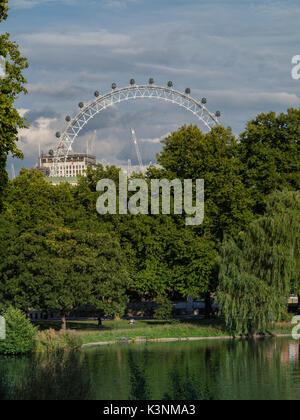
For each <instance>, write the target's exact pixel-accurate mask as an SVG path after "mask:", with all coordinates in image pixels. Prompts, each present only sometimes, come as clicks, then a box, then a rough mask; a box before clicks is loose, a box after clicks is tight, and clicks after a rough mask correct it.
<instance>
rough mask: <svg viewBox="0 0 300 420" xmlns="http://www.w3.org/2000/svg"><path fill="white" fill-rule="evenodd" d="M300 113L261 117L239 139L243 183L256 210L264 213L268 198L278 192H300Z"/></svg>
mask: <svg viewBox="0 0 300 420" xmlns="http://www.w3.org/2000/svg"><path fill="white" fill-rule="evenodd" d="M299 138H300V110H299V109H289V110H288V112H287V113H286V114H284V113H282V114H279V115H276V113H275V112H270V113H268V114H260V115H258V117H257V118H256V119H254V120H253V121H250V122H249V123H248V124H247V128H246V130H245V132H244V133H242V134H241V136H240V141H241V143H240V146H239V153H240V159H241V161H242V162H243V163H244V165H245V168H246V170H245V171H244V176H243V178H244V182H245V185H246V186H247V188H248V189H249V191H250V192H251V196H252V198H253V199H254V204H255V205H254V210H255V211H256V212H259V213H263V211H264V210H265V204H264V199H265V197H266V195H268V194H270V193H272V192H273V191H275V190H280V191H282V190H284V189H287V190H290V191H295V190H299V189H300V141H299Z"/></svg>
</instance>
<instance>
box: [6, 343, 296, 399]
mask: <svg viewBox="0 0 300 420" xmlns="http://www.w3.org/2000/svg"><path fill="white" fill-rule="evenodd" d="M0 399H51V400H53V399H70V400H74V399H81V400H82V399H96V400H103V399H104V400H120V399H124V400H140V399H149V400H151V399H154V400H164V399H166V400H177V399H178V400H185V399H188V400H220V399H221V400H225V399H236V400H238V399H251V400H254V399H255V400H257V399H268V400H275V399H276V400H278V399H284V400H289V399H293V400H294V399H296V400H300V342H297V341H294V340H289V339H266V340H260V341H257V342H248V341H220V342H211V341H209V342H193V343H188V342H187V343H170V344H167V343H166V344H147V345H124V346H122V345H120V346H112V347H105V348H102V347H99V348H91V349H88V350H84V351H81V352H79V353H76V354H69V353H66V354H63V355H59V356H53V355H52V356H48V357H45V356H43V357H41V356H39V357H38V356H35V357H24V358H13V359H12V358H0Z"/></svg>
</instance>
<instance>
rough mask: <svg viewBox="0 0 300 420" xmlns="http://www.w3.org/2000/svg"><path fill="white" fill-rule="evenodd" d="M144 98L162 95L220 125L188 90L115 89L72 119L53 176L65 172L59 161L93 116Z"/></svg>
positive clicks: (206, 121) (204, 120) (60, 141)
mask: <svg viewBox="0 0 300 420" xmlns="http://www.w3.org/2000/svg"><path fill="white" fill-rule="evenodd" d="M143 98H148V99H159V100H163V101H166V102H171V103H173V104H176V105H179V106H180V107H183V108H185V109H186V110H188V111H190V112H191V113H192V114H194V115H195V116H196V117H197V118H198V119H199V120H200V121H201V122H202V124H204V125H205V127H206V128H207V129H208V130H211V129H212V128H213V127H215V126H217V125H219V121H218V119H217V118H216V116H215V115H214V114H212V113H211V112H209V111H208V109H207V108H206V107H205V106H204V104H202V103H200V102H198V101H197V100H195V99H193V98H192V97H191V96H189V95H188V94H184V93H181V92H178V91H176V90H174V89H172V88H168V87H160V86H156V85H142V86H139V85H133V86H128V87H125V88H122V89H115V90H113V91H112V92H110V93H108V94H106V95H103V96H99V97H97V98H96V99H95V100H93V101H92V102H90V103H89V104H87V105H85V106H84V107H83V108H82V110H81V111H80V112H79V113H78V114H77V115H76V117H74V118H72V119H71V120H70V121H69V123H68V126H67V128H66V130H65V131H64V133H62V134H61V136H60V138H59V139H58V144H57V147H56V149H55V150H54V158H53V166H52V170H51V173H50V176H51V177H59V176H64V175H65V174H64V173H63V174H60V175H59V171H58V166H59V163H60V162H62V161H66V159H67V157H68V155H69V153H70V151H71V149H72V145H73V143H74V141H75V140H76V138H77V137H78V135H79V133H80V131H81V130H82V129H83V128H84V127H85V126H86V125H87V124H88V122H89V121H90V120H91V119H92V118H94V117H95V116H96V115H97V114H99V113H100V112H101V111H103V110H105V109H107V108H109V107H111V106H113V105H115V104H118V103H121V102H124V101H129V100H135V99H143Z"/></svg>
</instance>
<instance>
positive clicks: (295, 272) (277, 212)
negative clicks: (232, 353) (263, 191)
mask: <svg viewBox="0 0 300 420" xmlns="http://www.w3.org/2000/svg"><path fill="white" fill-rule="evenodd" d="M299 245H300V193H299V192H277V193H274V194H272V195H271V196H270V197H268V199H267V200H266V214H265V215H264V216H262V217H260V218H259V219H257V220H256V221H254V222H252V223H251V224H250V226H249V227H248V229H247V230H246V232H245V233H243V234H242V235H241V237H240V239H239V240H238V241H236V242H234V241H233V240H232V239H230V238H229V239H226V240H225V241H224V243H223V245H222V248H221V253H220V258H219V265H220V271H219V287H218V292H217V300H218V302H219V305H220V307H221V310H222V312H223V313H224V314H225V319H226V324H227V327H228V328H229V329H231V330H233V331H235V332H238V333H244V334H250V335H253V334H255V333H256V332H265V331H266V329H267V326H268V325H269V323H270V320H272V321H279V320H281V319H282V317H283V315H284V314H285V313H286V306H287V300H288V297H289V294H290V293H291V291H292V290H297V291H299V286H300V274H299V273H300V271H299V264H300V262H299V259H300V256H299Z"/></svg>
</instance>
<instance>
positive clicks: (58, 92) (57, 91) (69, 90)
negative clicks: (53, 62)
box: [28, 81, 88, 100]
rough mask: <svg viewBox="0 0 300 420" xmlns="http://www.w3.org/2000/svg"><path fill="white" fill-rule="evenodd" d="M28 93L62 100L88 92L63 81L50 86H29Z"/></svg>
mask: <svg viewBox="0 0 300 420" xmlns="http://www.w3.org/2000/svg"><path fill="white" fill-rule="evenodd" d="M28 92H29V93H30V94H35V95H41V96H44V97H52V98H55V99H61V100H63V99H73V98H77V97H78V96H80V95H82V94H86V93H87V92H88V91H87V89H85V88H84V87H82V86H76V85H72V84H71V83H69V82H65V81H57V82H55V83H50V84H44V83H36V84H29V85H28Z"/></svg>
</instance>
